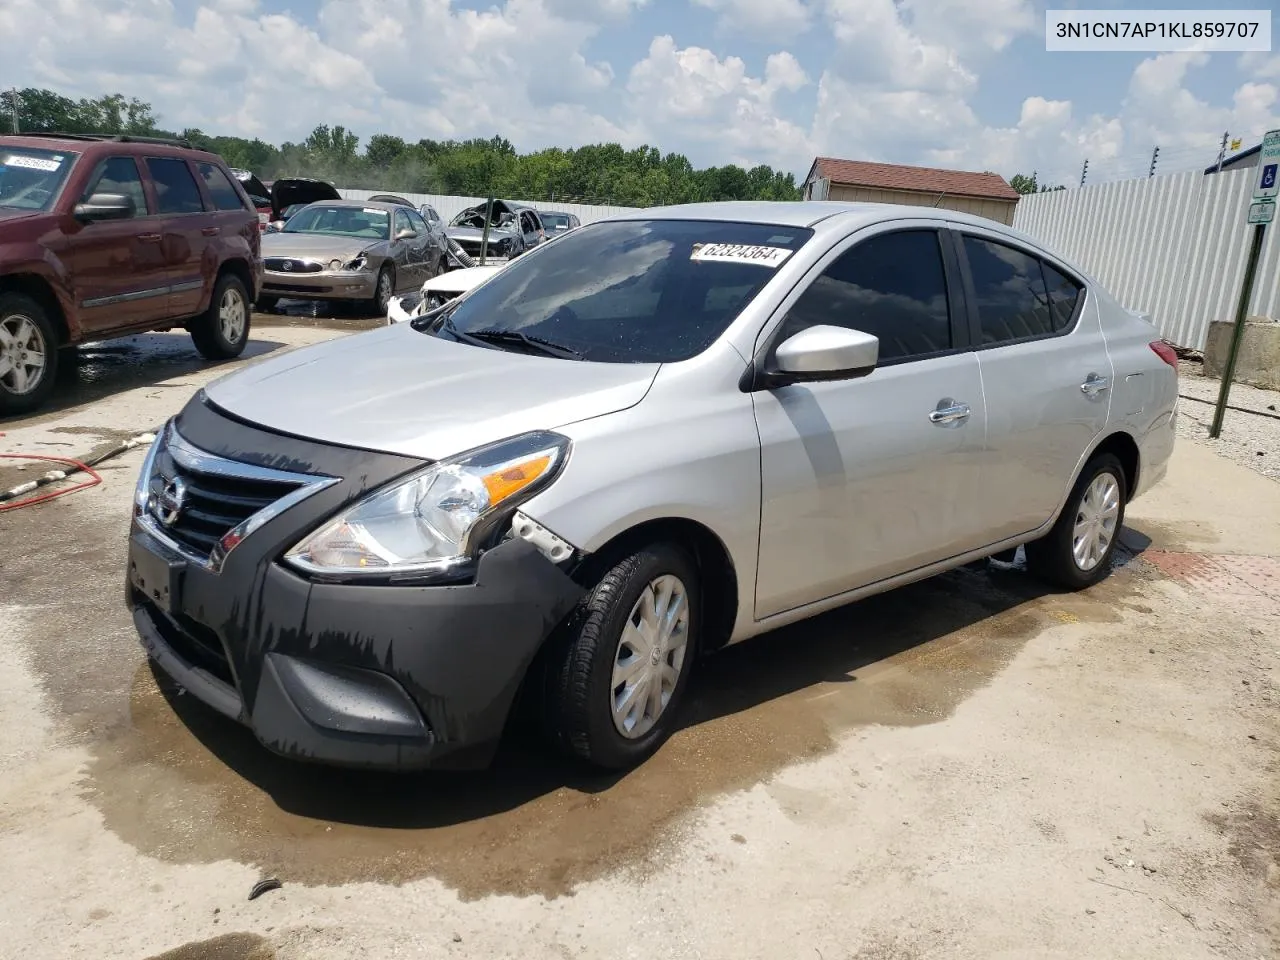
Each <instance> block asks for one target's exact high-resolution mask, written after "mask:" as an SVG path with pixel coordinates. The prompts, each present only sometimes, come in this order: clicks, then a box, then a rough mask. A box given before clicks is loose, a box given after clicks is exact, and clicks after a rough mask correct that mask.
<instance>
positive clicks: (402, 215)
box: [391, 209, 414, 237]
mask: <svg viewBox="0 0 1280 960" xmlns="http://www.w3.org/2000/svg"><path fill="white" fill-rule="evenodd" d="M412 229H414V226H413V224H411V223H410V222H409V212H408V211H407V210H403V209H401V210H396V226H395V230H394V231H393V232H392V234H391V235H392V237H394V236H395V235H396V234H398V233H399V232H400V231H401V230H412Z"/></svg>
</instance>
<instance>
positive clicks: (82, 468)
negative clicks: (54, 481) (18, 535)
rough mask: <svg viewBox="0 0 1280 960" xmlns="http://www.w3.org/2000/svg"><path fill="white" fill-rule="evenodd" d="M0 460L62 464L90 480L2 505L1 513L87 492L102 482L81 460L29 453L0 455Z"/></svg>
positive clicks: (0, 506) (0, 507)
mask: <svg viewBox="0 0 1280 960" xmlns="http://www.w3.org/2000/svg"><path fill="white" fill-rule="evenodd" d="M0 458H3V459H5V460H43V461H47V462H49V463H61V464H66V465H68V466H72V467H75V468H76V471H78V472H82V473H87V474H88V475H89V479H88V480H85V481H83V482H82V483H77V484H76V485H75V486H72V487H63V488H62V489H61V490H54V491H52V492H50V493H42V494H39V495H37V496H34V497H27V498H26V499H25V500H15V501H12V502H10V503H0V513H4V511H6V510H17V509H18V508H19V507H30V506H34V505H35V504H37V503H44V502H45V501H46V500H55V499H57V498H58V497H64V496H66V495H67V494H68V493H75V492H76V491H77V490H87V489H89V488H90V487H96V486H97V485H98V484H100V483H101V482H102V477H100V476H98V473H97V471H96V470H94V469H93V467H90V466H89V465H87V464H85V463H81V462H80V461H79V460H72V459H70V458H68V457H50V456H46V455H44V454H40V455H38V456H37V455H34V454H27V453H0Z"/></svg>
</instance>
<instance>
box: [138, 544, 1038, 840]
mask: <svg viewBox="0 0 1280 960" xmlns="http://www.w3.org/2000/svg"><path fill="white" fill-rule="evenodd" d="M1050 592H1051V590H1050V589H1049V588H1047V587H1045V586H1044V585H1042V584H1041V583H1039V582H1038V581H1036V580H1034V579H1032V578H1031V577H1030V576H1027V575H1026V573H1025V571H1023V570H1022V569H1020V568H1019V566H1018V565H1017V564H1001V563H996V562H988V561H981V562H979V563H977V564H971V565H969V566H967V567H961V568H959V569H957V570H953V571H950V572H948V573H945V574H941V575H939V576H936V577H933V578H930V579H929V580H925V581H921V582H919V583H916V584H911V585H908V586H905V587H901V588H899V589H897V590H893V591H890V592H888V593H885V594H880V595H878V596H875V597H871V598H868V599H866V600H862V601H860V602H857V603H854V604H850V605H848V606H845V607H841V608H839V609H837V610H834V611H831V612H828V613H825V614H822V615H820V616H817V617H814V618H812V619H810V620H807V621H804V622H801V623H798V624H794V625H792V626H788V627H784V628H781V629H778V630H775V631H772V632H770V633H768V634H764V635H762V636H759V637H756V638H753V639H751V640H748V641H746V642H744V643H741V644H736V645H734V646H732V647H729V648H727V649H725V650H722V651H719V652H717V653H715V654H713V655H711V656H708V657H706V658H705V659H703V660H702V661H701V662H700V663H699V664H698V674H697V675H696V680H695V686H694V688H693V690H692V697H691V702H690V703H688V704H687V705H686V709H685V711H684V716H683V719H682V724H681V727H682V732H681V733H680V734H679V736H680V738H682V739H683V738H697V737H700V736H703V734H702V732H701V728H703V727H705V726H706V725H708V724H711V723H712V722H714V721H718V720H720V719H721V718H727V717H732V716H733V715H736V714H741V713H743V712H745V711H752V710H755V709H756V708H761V707H763V708H765V709H766V710H767V709H769V705H770V704H772V703H774V702H775V701H779V700H782V699H784V698H790V697H791V695H792V694H796V693H797V692H801V691H805V690H807V689H809V688H813V687H815V686H818V685H821V684H829V683H837V684H847V683H852V682H854V680H855V678H856V676H857V672H858V671H860V670H862V669H864V668H866V667H868V666H871V665H873V664H879V663H882V662H883V661H885V660H886V659H888V658H891V657H894V656H895V655H897V654H902V653H904V652H905V651H910V650H913V649H915V648H920V647H924V646H927V645H928V644H930V643H932V642H933V641H936V640H939V639H940V638H945V637H949V636H950V635H952V634H956V633H957V632H958V631H966V630H970V629H971V628H975V627H977V628H978V630H979V632H986V633H992V634H999V632H1000V629H999V628H998V627H996V626H994V625H990V624H988V623H987V621H990V620H991V619H992V618H995V617H998V616H1000V615H1001V614H1005V613H1007V612H1009V611H1012V610H1015V609H1016V608H1018V607H1021V606H1023V605H1025V604H1027V603H1029V602H1031V601H1034V600H1036V599H1038V598H1040V597H1042V596H1044V595H1046V594H1047V593H1050ZM1013 619H1015V620H1026V619H1029V618H1021V617H1014V618H1013ZM1002 622H1003V621H1002ZM1037 629H1038V628H1037ZM1034 632H1035V631H1034V630H1030V631H1029V632H1028V633H1027V635H1026V636H1025V637H1022V638H1020V639H1019V640H1018V641H1017V643H1016V644H1015V645H1014V646H1015V647H1020V645H1021V643H1022V642H1025V640H1026V639H1029V638H1030V636H1032V635H1034ZM892 669H894V670H897V671H901V672H903V674H904V675H905V676H908V677H909V676H910V675H911V672H912V671H913V669H914V667H913V664H911V663H906V664H894V665H893V667H892ZM997 669H999V665H994V666H992V667H991V668H990V670H989V671H987V672H986V673H985V674H984V676H985V677H986V679H990V677H991V676H992V675H994V672H995V670H997ZM152 670H153V673H154V675H155V677H156V681H157V683H158V684H159V686H160V688H161V690H162V692H163V693H164V695H165V697H166V699H167V700H168V701H169V703H170V704H171V705H172V707H173V710H174V711H175V712H176V714H177V715H178V717H179V718H180V720H181V722H182V723H183V724H185V726H186V727H187V729H188V730H189V731H190V732H191V733H192V734H193V735H194V736H195V737H196V738H197V739H198V740H199V741H200V743H201V744H202V745H203V746H204V747H205V748H207V749H208V750H209V751H210V752H211V753H212V754H214V755H215V756H216V757H217V758H218V759H220V760H221V761H222V762H223V763H224V764H226V766H227V767H228V768H230V770H231V771H233V772H234V773H235V774H237V775H238V776H240V777H242V778H244V779H245V780H246V781H248V782H250V783H252V784H254V785H256V786H257V787H258V788H259V789H261V790H262V791H263V792H264V793H266V794H267V795H268V796H269V797H270V798H271V799H272V801H273V802H274V803H275V804H276V805H277V806H278V807H279V808H281V809H282V810H285V811H287V812H290V813H293V814H296V815H299V816H303V817H308V818H318V819H321V820H326V821H331V822H334V823H341V824H353V825H361V826H370V827H389V828H399V829H430V828H436V827H443V826H449V825H452V824H457V823H462V822H466V821H472V820H477V819H480V818H484V817H488V816H491V815H494V814H498V813H502V812H506V811H510V810H513V809H514V808H517V807H520V806H522V805H524V804H526V803H529V802H530V801H532V800H535V799H537V798H538V797H541V796H543V795H545V794H548V793H551V792H553V791H556V790H560V789H562V788H568V789H570V790H573V791H576V792H579V793H585V794H597V793H601V792H603V791H607V790H609V788H610V787H612V786H613V785H614V784H616V783H617V782H618V781H619V780H620V779H622V777H623V776H626V775H624V774H602V773H599V772H596V771H593V770H589V769H586V768H585V767H583V766H582V765H579V764H576V763H573V762H569V761H566V760H563V759H560V758H559V757H557V756H556V755H554V754H553V753H552V751H550V750H548V749H546V748H545V747H543V746H542V744H541V741H540V739H539V738H538V737H537V736H536V735H535V733H534V732H533V730H532V727H533V726H534V725H533V724H530V723H528V722H526V721H525V720H524V719H522V714H521V712H519V711H517V712H515V713H513V717H514V718H516V719H515V720H514V722H513V723H512V724H511V725H510V727H511V729H510V730H509V732H508V735H507V736H506V737H505V738H504V741H503V743H502V746H501V748H500V749H499V751H498V754H497V756H496V758H495V759H494V762H493V764H492V765H491V766H490V767H489V768H488V769H486V770H480V771H459V772H451V771H429V772H425V773H414V774H387V773H375V772H368V771H353V770H338V769H332V768H326V767H322V766H314V765H308V764H304V763H300V762H296V761H290V760H285V759H283V758H280V757H277V756H275V755H274V754H271V753H269V752H268V751H267V750H266V749H265V748H264V747H262V746H261V745H260V744H259V743H258V742H257V741H256V740H255V739H254V737H253V735H252V734H251V733H250V732H249V731H248V730H247V729H246V728H244V727H241V726H239V725H238V724H234V723H232V722H230V721H228V720H226V719H225V718H224V717H221V716H219V715H217V714H215V713H213V711H211V710H209V709H208V708H206V707H205V706H204V705H203V704H201V703H200V702H199V701H197V700H195V698H193V697H190V696H182V695H179V691H178V690H177V688H176V687H175V686H174V685H173V683H172V682H171V681H170V680H168V678H167V677H166V676H164V675H163V674H161V673H159V672H158V670H156V668H155V667H154V666H153V667H152ZM984 682H985V681H984ZM863 686H864V687H866V686H867V685H866V684H864V685H863ZM965 695H967V694H965ZM793 699H794V698H793ZM790 702H791V700H788V703H790ZM781 716H782V718H783V719H785V717H786V716H787V714H786V713H785V711H784V712H783V713H782V714H781ZM712 739H714V738H712ZM673 746H675V745H674V744H668V745H667V747H665V748H664V750H671V749H672V748H673ZM743 748H744V749H747V750H749V749H751V746H750V745H749V744H744V745H743ZM701 749H702V748H701V747H699V746H698V745H696V744H695V745H694V746H692V747H689V748H688V749H686V750H684V752H685V753H686V754H687V753H688V752H689V750H692V751H693V752H694V753H697V752H699V750H701ZM707 749H718V748H717V747H716V746H715V745H714V743H712V744H710V745H708V746H707ZM662 753H663V751H659V754H658V756H657V757H655V758H654V759H652V760H650V761H649V762H648V763H647V764H646V765H645V766H643V767H642V768H641V769H640V770H639V771H636V772H635V773H633V774H630V775H631V776H644V775H646V774H649V773H651V772H652V773H653V774H655V775H666V774H664V773H662V772H661V771H663V770H664V769H665V767H664V766H663V764H662ZM788 759H794V758H783V759H782V760H781V761H780V762H787V760H788ZM651 766H652V767H653V768H654V769H653V770H652V771H651V770H650V767H651Z"/></svg>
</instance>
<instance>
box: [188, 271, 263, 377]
mask: <svg viewBox="0 0 1280 960" xmlns="http://www.w3.org/2000/svg"><path fill="white" fill-rule="evenodd" d="M190 329H191V340H192V341H193V342H194V343H195V345H196V349H197V350H199V351H200V355H201V356H202V357H204V358H205V359H206V360H232V359H234V358H236V357H238V356H240V354H242V353H243V352H244V347H245V344H246V343H248V342H249V291H248V290H246V289H245V286H244V281H243V280H241V279H240V278H239V277H237V276H236V275H235V274H234V273H225V274H223V275H222V276H221V277H219V278H218V282H217V283H216V284H215V285H214V288H213V296H212V297H210V298H209V309H208V310H206V311H205V312H204V313H202V314H200V316H198V317H196V318H195V319H194V320H192V321H191V326H190Z"/></svg>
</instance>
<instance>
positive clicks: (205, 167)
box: [196, 163, 244, 210]
mask: <svg viewBox="0 0 1280 960" xmlns="http://www.w3.org/2000/svg"><path fill="white" fill-rule="evenodd" d="M196 170H197V171H198V172H199V174H200V177H201V179H202V180H204V187H205V189H206V190H207V191H209V198H210V199H211V200H212V201H213V205H214V207H215V208H217V209H218V210H243V209H244V202H243V201H242V200H241V199H240V194H238V193H236V188H235V187H233V186H232V185H231V181H230V180H228V179H227V175H226V174H225V173H223V172H222V170H221V169H219V167H218V165H217V164H216V163H197V164H196Z"/></svg>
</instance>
